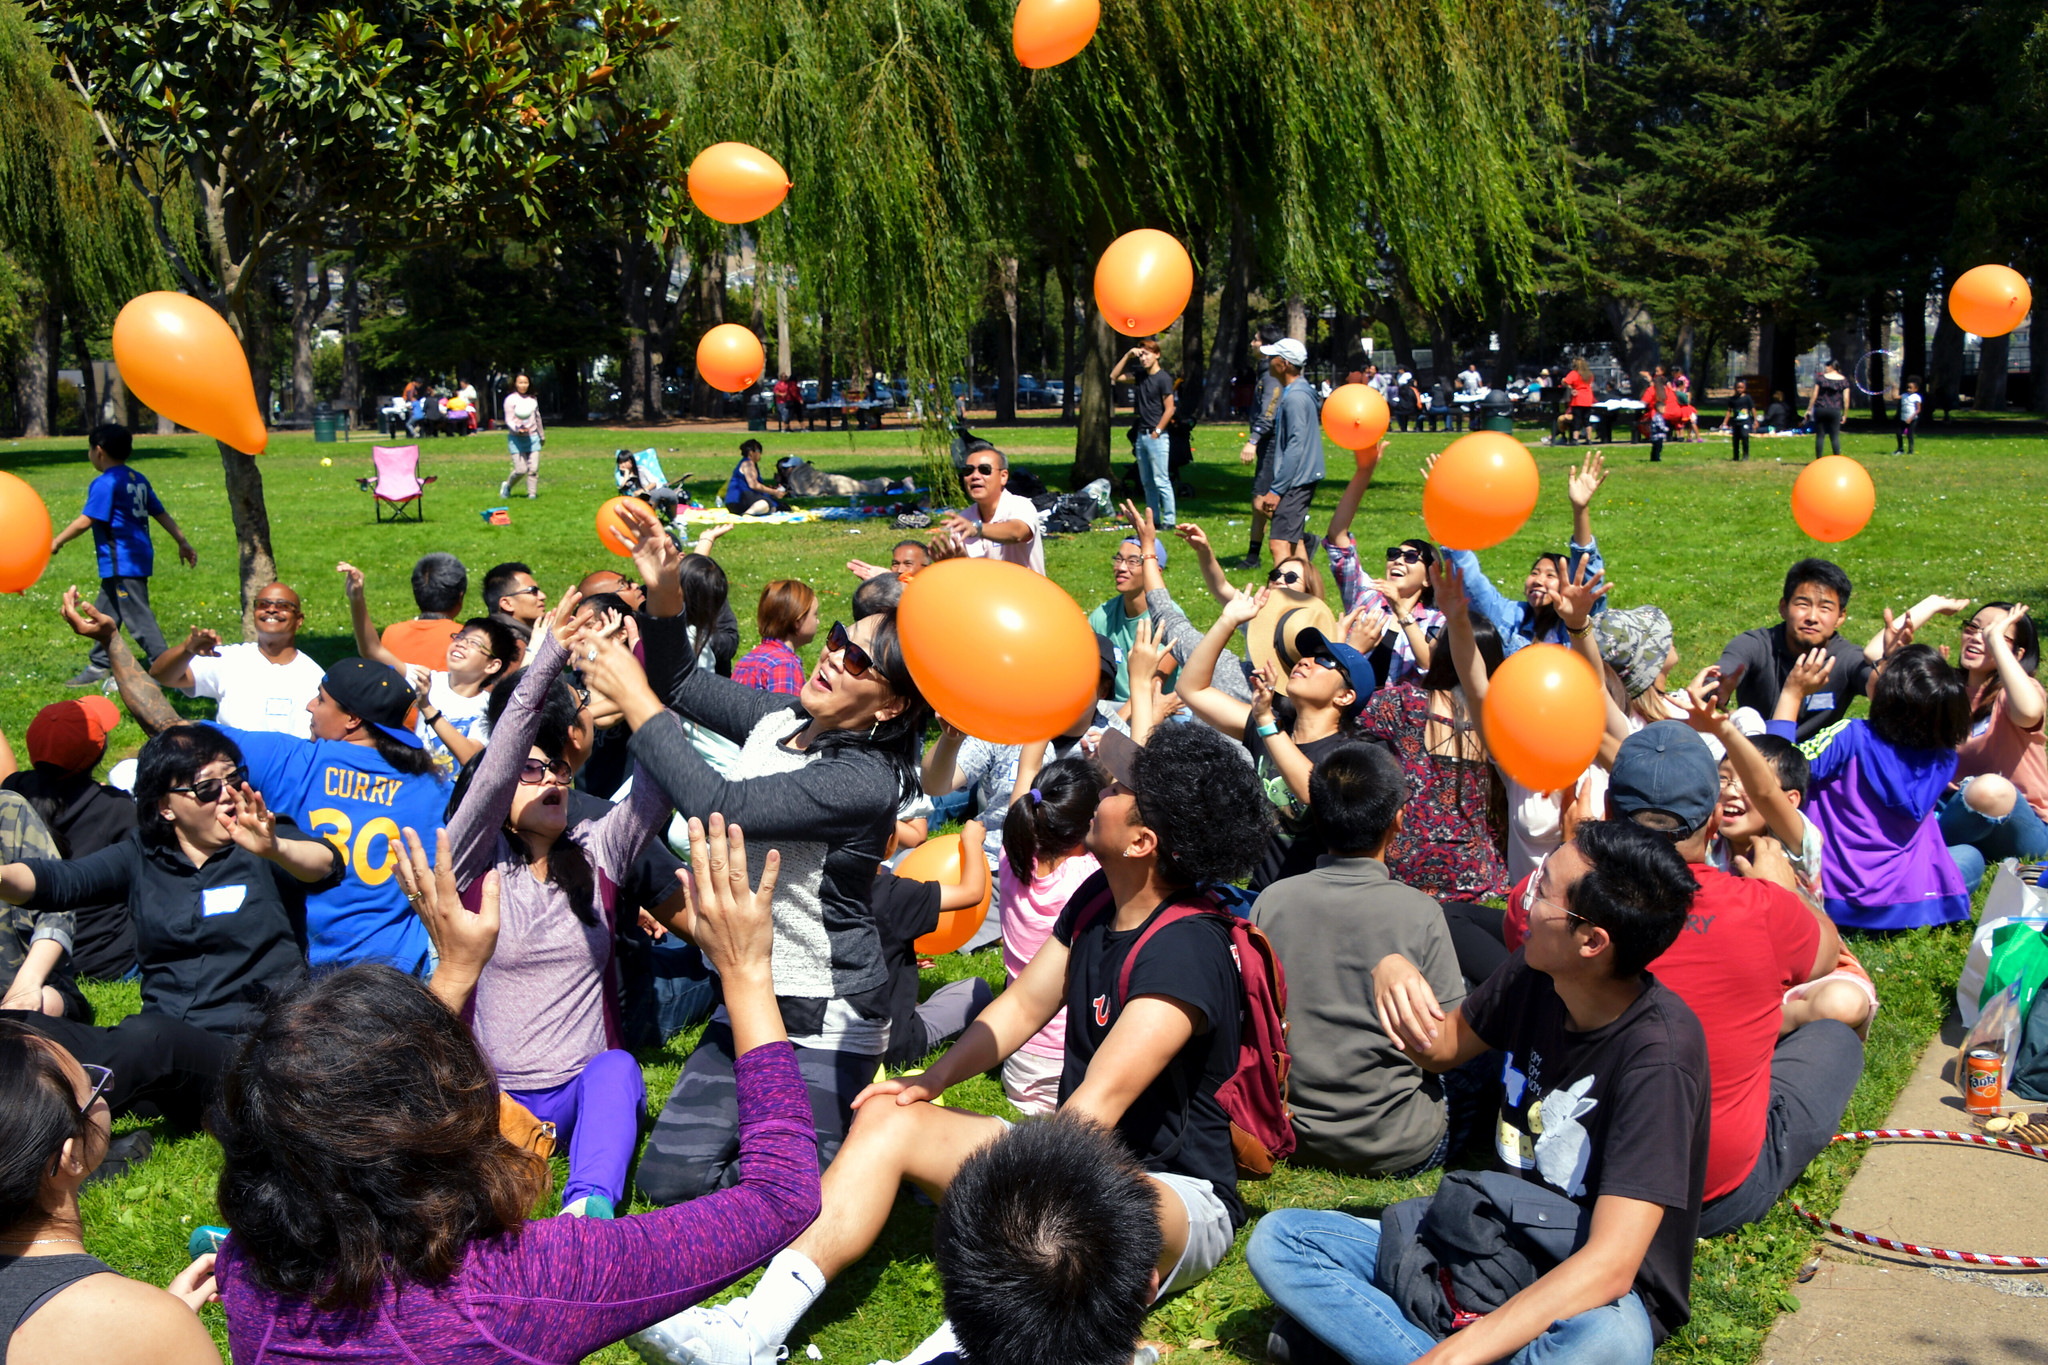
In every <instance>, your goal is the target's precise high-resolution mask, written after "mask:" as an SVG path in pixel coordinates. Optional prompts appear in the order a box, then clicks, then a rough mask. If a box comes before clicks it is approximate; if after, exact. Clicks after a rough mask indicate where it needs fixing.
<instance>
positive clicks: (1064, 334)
mask: <svg viewBox="0 0 2048 1365" xmlns="http://www.w3.org/2000/svg"><path fill="white" fill-rule="evenodd" d="M1078 270H1079V267H1078V266H1076V265H1074V264H1073V263H1072V262H1067V263H1064V264H1062V265H1061V266H1060V420H1061V421H1062V422H1071V421H1073V420H1074V412H1075V409H1076V405H1077V404H1078V402H1079V399H1080V395H1079V394H1077V393H1076V392H1075V391H1074V375H1075V373H1076V367H1075V364H1074V359H1075V357H1074V295H1075V294H1076V293H1077V292H1078V291H1077V289H1076V286H1075V284H1074V277H1075V274H1076V273H1077V272H1078ZM950 401H951V400H950V399H949V400H948V402H949V404H950Z"/></svg>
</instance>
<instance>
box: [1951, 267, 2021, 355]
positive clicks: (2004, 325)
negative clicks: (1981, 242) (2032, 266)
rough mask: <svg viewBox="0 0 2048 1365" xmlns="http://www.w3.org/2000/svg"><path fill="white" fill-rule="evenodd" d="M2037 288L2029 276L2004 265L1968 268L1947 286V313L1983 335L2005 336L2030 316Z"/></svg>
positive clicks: (1964, 328)
mask: <svg viewBox="0 0 2048 1365" xmlns="http://www.w3.org/2000/svg"><path fill="white" fill-rule="evenodd" d="M2033 306H2034V291H2033V290H2031V289H2029V288H2027V280H2026V276H2024V275H2022V274H2020V272H2019V271H2017V270H2011V269H2008V268H2007V267H2005V266H2002V265H1980V266H1978V267H1977V268H1976V269H1975V270H1965V271H1964V272H1963V273H1962V274H1961V275H1959V276H1958V277H1957V278H1956V282H1955V283H1954V284H1952V285H1950V286H1949V290H1948V315H1949V316H1950V317H1952V318H1954V319H1955V320H1956V326H1958V327H1960V328H1962V329H1963V330H1964V331H1965V332H1975V333H1976V334H1977V335H1978V336H1980V337H2002V336H2004V335H2005V334H2006V333H2007V332H2010V331H2011V330H2012V329H2013V328H2015V327H2017V326H2019V325H2020V324H2021V323H2022V322H2025V321H2026V320H2027V310H2028V309H2029V308H2032V307H2033Z"/></svg>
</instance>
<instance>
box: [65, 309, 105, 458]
mask: <svg viewBox="0 0 2048 1365" xmlns="http://www.w3.org/2000/svg"><path fill="white" fill-rule="evenodd" d="M78 321H79V320H78V319H77V318H75V317H74V318H72V319H71V351H72V354H73V355H74V356H75V357H76V358H77V360H78V418H79V423H80V425H81V426H83V427H84V428H85V434H86V435H88V436H90V435H92V429H93V428H94V427H96V426H98V425H99V423H100V386H99V379H98V377H97V376H96V375H94V374H93V372H92V348H91V347H89V346H87V345H86V344H85V333H83V332H81V331H80V330H79V329H78Z"/></svg>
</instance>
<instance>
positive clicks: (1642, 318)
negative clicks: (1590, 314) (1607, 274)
mask: <svg viewBox="0 0 2048 1365" xmlns="http://www.w3.org/2000/svg"><path fill="white" fill-rule="evenodd" d="M1600 307H1601V310H1602V311H1603V312H1604V313H1606V315H1607V325H1608V327H1609V328H1611V329H1612V330H1613V332H1614V341H1615V344H1616V345H1618V346H1620V347H1621V352H1622V363H1623V364H1625V365H1627V366H1628V376H1627V378H1628V384H1627V387H1628V388H1629V390H1630V391H1633V390H1634V388H1635V384H1636V376H1637V375H1638V374H1640V373H1642V372H1643V371H1644V370H1652V371H1654V370H1655V369H1656V368H1657V361H1658V357H1659V354H1660V352H1659V350H1658V347H1657V323H1656V320H1655V319H1654V318H1652V317H1651V316H1650V310H1649V309H1648V308H1646V307H1644V306H1643V305H1642V304H1641V303H1638V302H1637V301H1636V300H1634V299H1617V298H1612V297H1609V298H1604V299H1602V300H1601V301H1600Z"/></svg>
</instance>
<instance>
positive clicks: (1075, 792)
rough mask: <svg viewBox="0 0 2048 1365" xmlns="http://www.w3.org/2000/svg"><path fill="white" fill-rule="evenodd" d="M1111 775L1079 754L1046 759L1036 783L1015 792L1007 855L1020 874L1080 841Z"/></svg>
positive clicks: (1024, 878)
mask: <svg viewBox="0 0 2048 1365" xmlns="http://www.w3.org/2000/svg"><path fill="white" fill-rule="evenodd" d="M1108 785H1109V781H1108V778H1107V776H1106V775H1105V774H1104V773H1103V771H1102V769H1101V768H1099V767H1097V766H1096V763H1095V760H1093V759H1090V758H1082V757H1081V756H1080V755H1078V754H1076V755H1074V756H1073V757H1071V758H1063V759H1060V760H1059V761H1058V762H1056V763H1048V764H1046V765H1045V768H1044V770H1043V771H1041V772H1040V773H1039V774H1038V785H1037V786H1035V787H1033V788H1032V789H1031V790H1030V791H1029V792H1027V793H1025V794H1024V795H1023V796H1020V797H1018V798H1017V800H1016V801H1015V802H1014V803H1013V804H1012V805H1011V806H1010V813H1009V814H1008V815H1006V816H1004V817H1003V856H1004V857H1005V858H1007V859H1009V861H1010V870H1011V871H1012V872H1014V873H1016V874H1017V880H1018V881H1020V882H1024V883H1026V884H1027V885H1028V884H1029V883H1030V882H1031V880H1032V879H1033V878H1034V877H1036V876H1037V875H1038V860H1039V859H1040V858H1041V857H1044V858H1059V857H1064V856H1066V855H1067V854H1070V853H1073V852H1074V851H1075V850H1076V849H1078V848H1080V847H1081V840H1082V839H1083V838H1085V837H1086V836H1087V834H1088V825H1089V823H1090V822H1091V821H1093V820H1094V819H1095V805H1096V803H1097V802H1098V801H1100V800H1101V799H1102V789H1103V788H1104V787H1106V786H1108Z"/></svg>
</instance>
